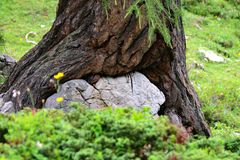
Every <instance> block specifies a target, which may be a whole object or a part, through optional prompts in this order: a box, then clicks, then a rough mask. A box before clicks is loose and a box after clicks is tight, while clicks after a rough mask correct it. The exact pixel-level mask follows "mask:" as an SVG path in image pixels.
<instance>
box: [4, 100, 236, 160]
mask: <svg viewBox="0 0 240 160" xmlns="http://www.w3.org/2000/svg"><path fill="white" fill-rule="evenodd" d="M73 107H74V108H75V109H74V110H73V111H72V112H70V113H67V114H66V113H63V112H61V111H56V110H50V111H49V110H39V111H38V112H35V111H34V110H30V109H28V110H24V111H22V112H19V113H17V114H12V115H5V116H3V115H1V116H0V159H1V160H6V159H7V160H16V159H17V160H32V159H37V160H45V159H46V160H48V159H50V160H51V159H52V160H58V159H59V160H61V159H64V160H79V159H91V160H94V159H95V160H103V159H104V160H105V159H116V160H121V159H122V160H125V159H149V160H173V159H187V160H188V159H189V160H190V159H191V160H197V159H233V160H235V159H236V160H237V158H239V150H238V148H237V147H238V146H239V140H238V139H237V137H234V136H229V133H230V132H232V131H231V130H230V129H229V128H227V127H226V126H225V125H222V124H219V125H218V126H216V128H214V129H213V134H214V136H213V137H211V138H210V139H206V138H199V139H192V140H191V141H189V142H187V141H186V135H185V134H184V132H182V131H181V130H180V129H178V128H177V127H176V126H174V125H172V124H171V123H169V120H168V119H167V118H166V117H160V118H159V119H153V118H152V116H151V115H150V114H149V109H144V110H142V111H136V110H134V109H131V108H124V109H111V108H106V109H102V110H91V109H86V108H85V107H81V106H79V105H77V104H74V105H73Z"/></svg>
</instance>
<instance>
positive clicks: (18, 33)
mask: <svg viewBox="0 0 240 160" xmlns="http://www.w3.org/2000/svg"><path fill="white" fill-rule="evenodd" d="M56 4H57V0H38V1H34V0H21V1H19V0H1V1H0V17H1V18H0V30H1V31H2V34H3V38H4V39H5V47H4V48H1V47H0V52H2V53H5V54H8V55H9V56H12V57H14V58H17V59H19V58H20V57H22V55H23V54H25V53H26V52H27V51H28V50H29V49H31V48H32V47H33V46H34V45H33V44H31V43H27V42H26V40H25V36H26V34H27V33H29V32H31V31H32V32H36V33H37V35H36V36H35V37H29V39H30V40H33V41H37V42H38V41H39V40H40V39H41V38H42V36H43V35H44V34H45V33H46V32H47V31H48V30H49V28H50V27H51V25H52V23H53V21H54V17H55V8H56Z"/></svg>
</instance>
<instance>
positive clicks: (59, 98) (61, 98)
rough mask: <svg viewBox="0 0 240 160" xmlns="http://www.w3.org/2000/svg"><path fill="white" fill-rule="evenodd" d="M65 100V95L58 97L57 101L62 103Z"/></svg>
mask: <svg viewBox="0 0 240 160" xmlns="http://www.w3.org/2000/svg"><path fill="white" fill-rule="evenodd" d="M63 100H64V99H63V97H58V98H56V101H57V102H58V103H61V102H62V101H63Z"/></svg>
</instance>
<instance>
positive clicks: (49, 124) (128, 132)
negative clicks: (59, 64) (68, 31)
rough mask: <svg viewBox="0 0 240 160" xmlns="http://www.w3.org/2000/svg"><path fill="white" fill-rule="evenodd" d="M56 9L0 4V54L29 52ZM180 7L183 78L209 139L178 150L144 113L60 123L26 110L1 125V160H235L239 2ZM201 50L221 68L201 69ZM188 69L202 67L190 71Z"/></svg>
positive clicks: (191, 2)
mask: <svg viewBox="0 0 240 160" xmlns="http://www.w3.org/2000/svg"><path fill="white" fill-rule="evenodd" d="M56 3H57V0H48V1H44V0H41V1H34V0H21V1H17V0H1V1H0V7H1V8H0V10H1V12H0V17H1V19H0V31H2V32H1V33H2V35H3V39H4V40H5V47H2V48H1V47H0V52H5V53H7V54H9V55H10V56H14V57H15V58H20V57H21V56H22V55H23V54H24V53H26V51H27V50H29V49H30V48H32V47H33V45H31V44H28V43H26V42H25V39H24V37H25V35H26V34H27V33H28V32H30V31H34V32H37V36H36V37H33V38H32V40H35V41H39V40H40V39H41V37H42V36H43V34H44V33H46V32H47V30H48V29H49V27H50V26H51V23H52V22H53V20H54V14H55V6H56ZM183 7H184V8H183V10H182V13H183V21H184V26H185V32H186V37H187V66H188V68H191V69H190V70H189V76H190V80H191V81H192V82H193V85H194V86H195V89H196V90H197V92H198V95H199V97H200V99H201V102H202V104H203V108H202V110H203V112H204V114H205V117H206V119H207V121H208V122H209V124H210V127H211V130H212V137H211V138H209V139H206V138H204V137H194V138H192V139H190V140H188V141H184V143H177V142H178V139H179V135H181V136H182V137H184V134H182V133H181V132H180V131H179V130H178V129H177V128H175V127H174V126H172V125H170V124H169V122H168V121H167V120H166V118H164V117H163V118H160V119H159V120H152V119H151V118H150V117H149V115H148V113H146V111H142V112H137V111H134V110H131V109H119V110H112V109H104V110H102V111H93V110H85V109H84V110H83V108H82V107H76V106H75V107H76V108H77V112H74V113H70V114H67V115H66V114H64V113H62V112H61V111H46V110H41V111H39V112H37V113H34V111H31V110H29V111H27V110H25V111H22V112H20V113H18V114H16V115H9V116H1V117H0V159H2V160H5V159H10V160H11V159H83V158H84V156H85V157H89V159H107V156H112V157H116V158H115V159H134V158H136V157H142V156H147V157H149V159H153V160H154V159H156V160H158V159H174V158H178V159H184V160H202V159H206V160H208V159H214V160H215V159H221V160H222V159H226V160H235V159H236V160H239V159H240V148H239V146H240V136H239V134H240V80H239V79H240V31H239V24H240V17H239V14H240V12H239V7H240V1H239V0H207V1H206V0H184V1H183ZM132 11H134V10H132ZM134 12H135V13H136V11H134ZM41 25H45V27H43V28H41ZM201 48H204V49H207V50H212V51H215V52H216V53H218V54H219V55H221V56H222V57H224V58H225V59H226V62H225V63H212V62H207V61H205V60H204V59H203V56H202V55H201V54H199V53H198V50H199V49H201ZM193 63H198V64H203V66H204V67H203V69H201V68H196V67H193V68H192V67H191V66H192V64H193ZM32 112H33V113H32ZM83 122H84V123H83ZM43 124H44V125H43ZM109 125H110V126H109ZM166 133H167V134H166ZM149 144H150V146H151V147H150V148H149ZM104 156H106V157H104ZM63 157H64V158H63ZM133 157H134V158H133Z"/></svg>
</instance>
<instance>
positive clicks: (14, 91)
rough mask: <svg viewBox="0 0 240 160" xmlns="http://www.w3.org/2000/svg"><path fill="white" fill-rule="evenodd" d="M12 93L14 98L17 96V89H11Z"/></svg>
mask: <svg viewBox="0 0 240 160" xmlns="http://www.w3.org/2000/svg"><path fill="white" fill-rule="evenodd" d="M12 93H13V95H12V96H13V97H14V98H15V97H17V91H16V90H15V89H14V90H13V91H12Z"/></svg>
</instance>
